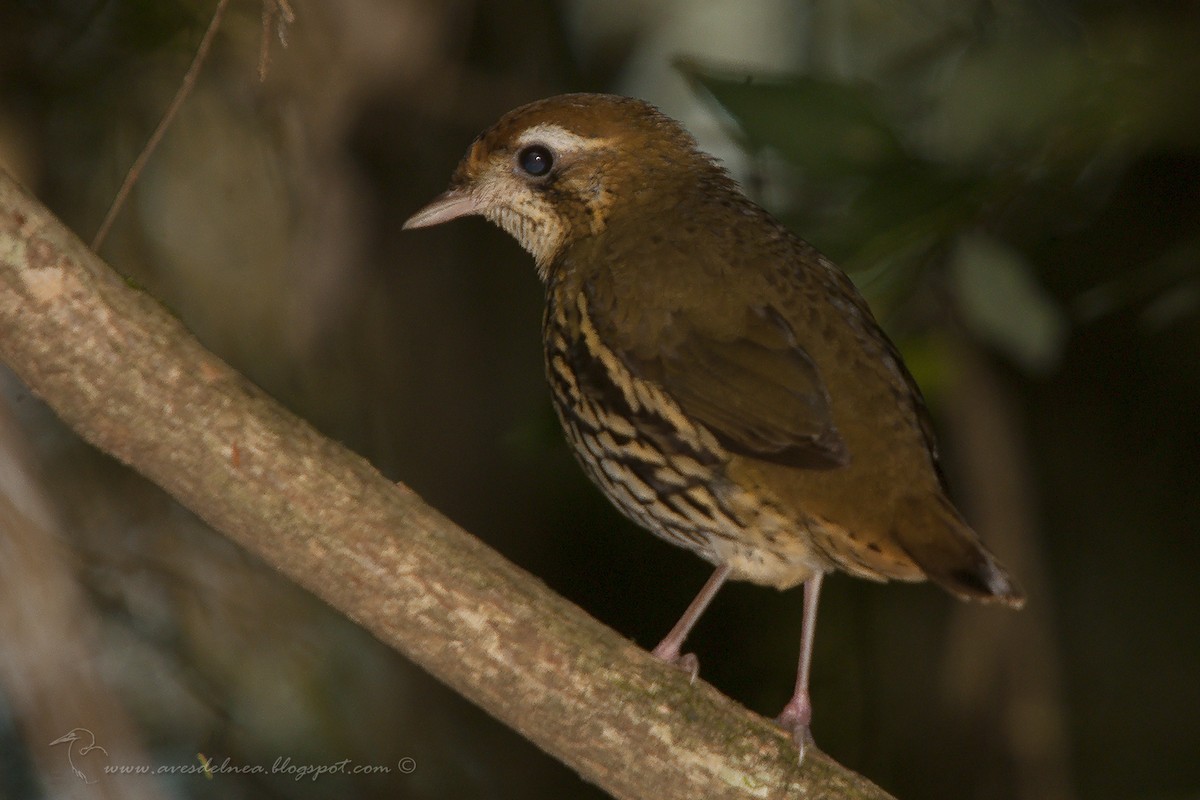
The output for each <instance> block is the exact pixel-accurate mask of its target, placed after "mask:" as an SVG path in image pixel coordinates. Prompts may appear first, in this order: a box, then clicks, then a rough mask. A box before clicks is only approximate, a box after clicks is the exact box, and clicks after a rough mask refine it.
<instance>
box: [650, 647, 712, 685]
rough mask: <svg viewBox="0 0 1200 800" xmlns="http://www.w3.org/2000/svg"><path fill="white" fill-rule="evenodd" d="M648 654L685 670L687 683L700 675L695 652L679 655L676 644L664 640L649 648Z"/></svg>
mask: <svg viewBox="0 0 1200 800" xmlns="http://www.w3.org/2000/svg"><path fill="white" fill-rule="evenodd" d="M650 654H651V655H653V656H654V657H655V658H658V659H661V660H662V661H665V662H667V663H668V664H671V665H673V666H675V667H678V668H679V669H681V670H683V671H684V672H686V673H687V674H688V683H689V684H694V683H695V682H696V678H697V677H698V676H699V675H700V659H698V658H696V654H695V653H683V654H682V655H681V654H680V653H679V645H677V644H674V643H672V642H668V641H665V640H664V641H663V642H661V643H659V645H658V647H656V648H654V649H653V650H651V651H650Z"/></svg>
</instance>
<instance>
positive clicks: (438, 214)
mask: <svg viewBox="0 0 1200 800" xmlns="http://www.w3.org/2000/svg"><path fill="white" fill-rule="evenodd" d="M482 213H483V209H482V208H480V206H479V201H478V200H476V199H475V197H473V196H472V195H471V194H470V192H468V191H466V190H464V189H461V188H457V189H449V190H447V191H445V192H443V193H441V194H440V195H438V196H437V197H435V198H434V199H433V201H432V202H431V203H429V205H427V206H425V207H424V208H422V209H421V210H420V211H418V212H417V213H415V214H413V215H412V216H411V217H409V218H408V220H407V221H406V222H405V223H404V230H408V229H409V228H427V227H429V226H430V225H440V224H442V223H443V222H449V221H450V220H452V219H458V218H459V217H465V216H468V215H470V214H482Z"/></svg>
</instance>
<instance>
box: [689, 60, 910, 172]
mask: <svg viewBox="0 0 1200 800" xmlns="http://www.w3.org/2000/svg"><path fill="white" fill-rule="evenodd" d="M677 65H678V67H679V69H680V70H682V71H683V73H684V74H685V75H686V76H687V77H688V78H689V79H690V80H692V81H693V82H694V83H697V84H699V85H700V86H702V87H703V88H704V89H705V90H707V91H708V92H709V93H710V94H711V95H712V96H713V98H715V99H716V101H717V102H718V103H720V104H721V106H723V107H724V108H725V109H726V110H727V111H728V112H729V113H730V114H731V115H732V116H733V117H734V119H736V120H737V122H738V125H739V126H740V128H741V130H742V132H743V133H744V134H745V137H746V139H747V140H748V143H749V144H750V146H752V147H753V148H755V149H760V148H764V147H766V148H771V149H773V150H775V151H776V152H778V153H779V155H780V156H782V157H783V158H784V159H786V160H787V161H789V162H791V163H793V164H795V165H797V166H799V167H801V168H803V169H804V170H805V171H806V172H811V173H815V174H824V175H837V174H845V173H850V174H860V173H862V172H863V171H864V170H868V169H871V168H874V167H876V166H878V165H881V164H884V163H889V162H894V161H899V160H904V159H905V158H906V156H905V155H904V153H903V151H902V149H901V146H900V140H899V138H898V137H897V136H896V134H895V132H894V130H893V126H892V125H891V122H890V120H889V119H888V117H887V114H885V113H884V110H883V107H882V104H881V103H880V102H879V101H878V98H877V97H876V93H875V90H874V89H872V88H871V87H869V86H865V85H850V84H840V83H832V82H829V81H824V80H820V79H818V78H812V77H808V76H789V77H786V78H779V79H776V80H771V81H749V80H746V79H743V78H734V77H730V76H727V75H721V74H718V73H716V72H713V71H711V70H708V69H706V68H702V67H700V66H698V65H696V64H694V63H691V62H687V61H680V62H678V64H677Z"/></svg>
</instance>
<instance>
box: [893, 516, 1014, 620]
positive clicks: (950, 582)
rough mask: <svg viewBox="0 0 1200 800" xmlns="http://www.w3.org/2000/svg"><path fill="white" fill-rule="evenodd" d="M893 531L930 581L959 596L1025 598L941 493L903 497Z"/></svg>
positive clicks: (985, 599) (987, 599)
mask: <svg viewBox="0 0 1200 800" xmlns="http://www.w3.org/2000/svg"><path fill="white" fill-rule="evenodd" d="M893 534H894V535H895V537H896V541H897V542H898V543H899V544H900V546H901V547H902V548H904V551H905V552H906V553H908V555H909V556H910V557H911V558H912V560H913V561H915V562H916V563H917V566H919V567H920V568H921V569H922V570H923V571H924V572H925V574H926V576H928V577H929V579H930V580H932V581H933V582H934V583H936V584H938V585H939V586H941V587H942V588H944V589H946V590H947V591H948V592H950V593H951V594H954V595H957V596H958V597H960V598H962V599H964V600H979V601H983V602H985V603H988V602H990V603H1003V604H1005V605H1007V606H1011V607H1012V608H1020V607H1021V606H1023V605H1024V604H1025V594H1024V593H1023V592H1022V591H1021V587H1020V586H1019V585H1017V582H1016V581H1015V580H1014V579H1013V577H1012V576H1011V575H1009V574H1008V570H1006V569H1005V568H1004V567H1003V566H1001V565H1000V562H999V561H997V560H996V557H995V556H993V555H992V554H991V553H990V552H988V549H987V548H986V547H984V546H983V542H981V541H979V536H978V535H976V533H975V531H973V530H971V528H970V526H969V525H967V523H966V522H964V521H963V519H962V517H960V516H959V515H958V512H957V511H955V510H954V507H953V506H951V505H950V503H949V501H947V500H946V499H945V498H943V497H940V496H938V497H935V498H917V497H913V498H909V499H907V500H905V501H903V502H901V503H900V504H899V505H898V507H897V508H896V518H895V522H894V523H893Z"/></svg>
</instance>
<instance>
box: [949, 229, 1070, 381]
mask: <svg viewBox="0 0 1200 800" xmlns="http://www.w3.org/2000/svg"><path fill="white" fill-rule="evenodd" d="M950 276H951V280H952V281H953V285H954V289H955V293H956V295H957V297H958V303H959V308H960V309H961V311H962V314H963V319H964V321H965V322H966V324H967V326H968V327H969V328H970V329H971V330H972V331H973V332H974V333H975V334H977V335H978V336H979V337H980V338H981V339H983V340H984V341H986V342H989V343H990V344H992V345H994V346H995V347H996V348H997V349H999V350H1000V351H1001V352H1003V353H1004V354H1006V355H1008V356H1009V357H1011V358H1012V359H1013V360H1014V361H1016V362H1017V363H1018V364H1020V365H1021V366H1023V367H1025V368H1026V369H1028V370H1030V371H1031V372H1044V371H1046V370H1048V369H1050V368H1051V367H1053V366H1054V365H1055V364H1057V363H1058V358H1059V355H1060V354H1061V352H1062V346H1063V341H1064V339H1065V338H1066V333H1067V323H1066V319H1065V317H1064V315H1063V313H1062V311H1061V310H1060V309H1059V308H1058V306H1057V305H1056V304H1055V303H1054V301H1053V300H1051V298H1050V296H1049V295H1048V294H1047V293H1046V292H1045V290H1044V289H1043V288H1042V287H1041V285H1040V284H1039V283H1038V281H1037V279H1036V278H1035V277H1034V274H1033V270H1032V269H1031V267H1030V265H1029V263H1028V262H1027V261H1026V260H1025V258H1024V257H1023V256H1022V255H1021V254H1020V253H1018V252H1017V251H1016V250H1014V249H1013V248H1012V247H1010V246H1008V245H1007V244H1005V243H1003V242H1001V241H999V240H997V239H994V238H992V237H990V236H986V235H983V234H966V235H964V236H962V237H961V238H960V239H959V241H958V246H957V248H956V249H955V252H954V254H953V255H952V256H951V259H950Z"/></svg>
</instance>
